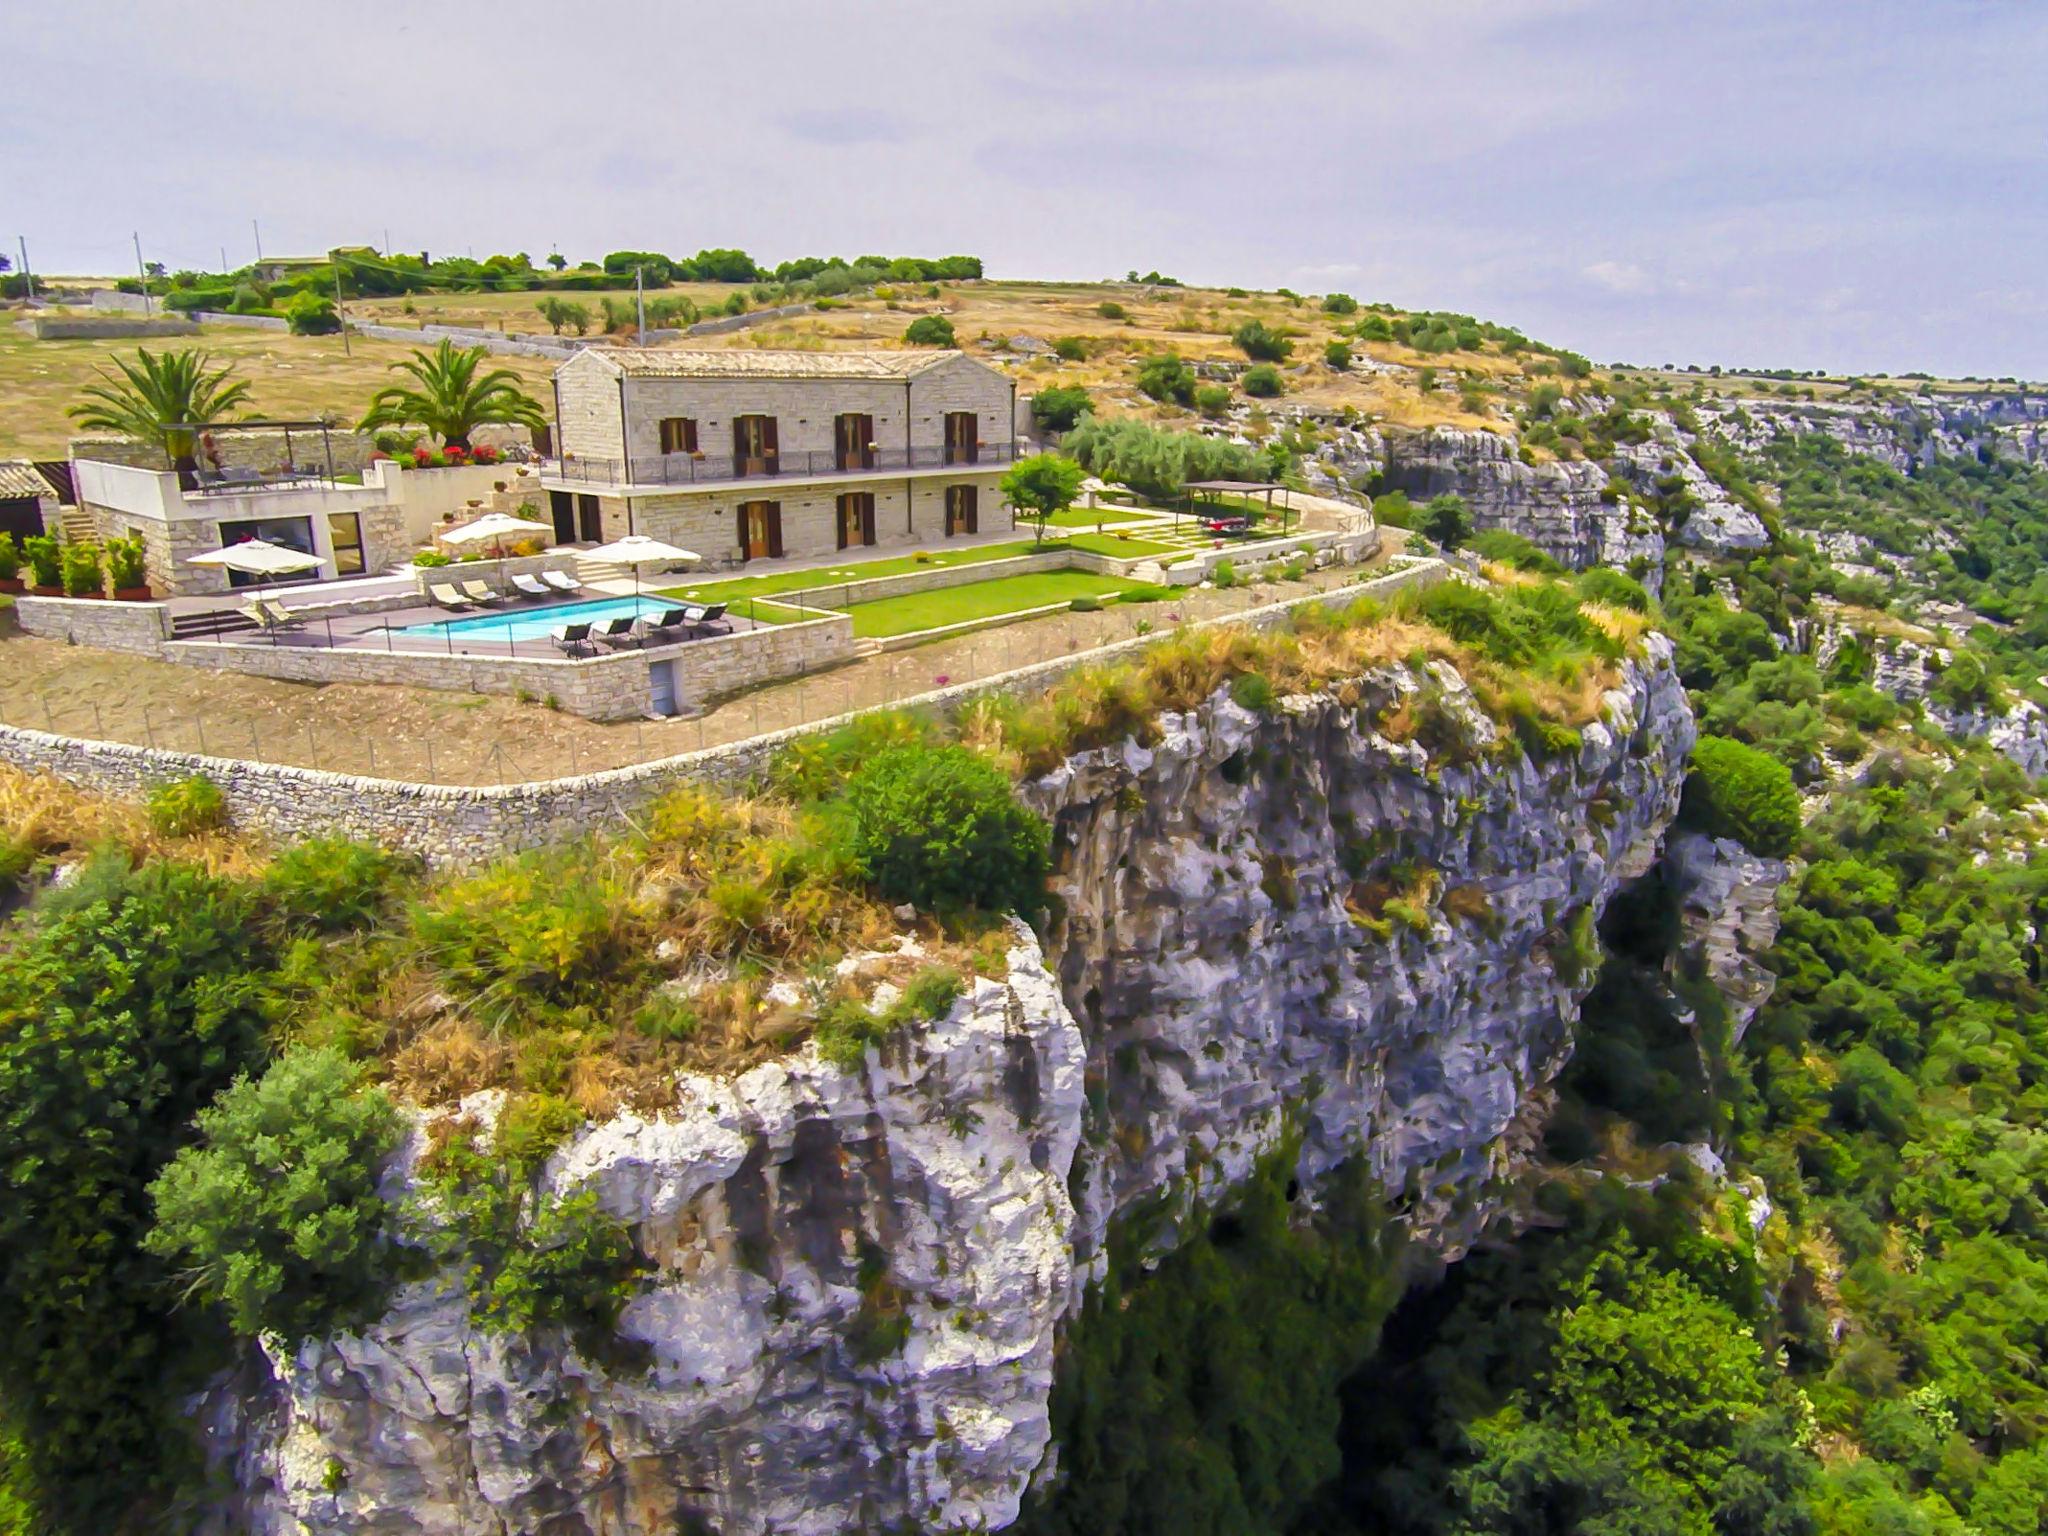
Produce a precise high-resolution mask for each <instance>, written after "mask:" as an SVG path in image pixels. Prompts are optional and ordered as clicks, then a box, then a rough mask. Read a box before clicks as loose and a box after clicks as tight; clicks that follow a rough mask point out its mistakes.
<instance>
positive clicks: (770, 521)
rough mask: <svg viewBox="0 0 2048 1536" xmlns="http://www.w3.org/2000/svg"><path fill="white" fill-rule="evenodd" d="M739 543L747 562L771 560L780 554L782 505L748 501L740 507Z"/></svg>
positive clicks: (771, 502) (770, 502)
mask: <svg viewBox="0 0 2048 1536" xmlns="http://www.w3.org/2000/svg"><path fill="white" fill-rule="evenodd" d="M740 536H741V543H742V544H743V546H744V547H745V549H746V552H747V558H748V559H749V560H773V559H775V558H776V557H777V556H779V555H780V554H781V553H782V505H781V503H779V502H773V501H749V502H745V503H743V504H742V505H741V507H740Z"/></svg>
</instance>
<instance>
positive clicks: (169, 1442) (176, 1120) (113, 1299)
mask: <svg viewBox="0 0 2048 1536" xmlns="http://www.w3.org/2000/svg"><path fill="white" fill-rule="evenodd" d="M249 917H250V909H249V906H248V902H247V898H246V896H245V894H244V893H243V892H242V891H241V890H240V889H239V888H237V887H235V886H233V885H231V884H229V883H228V882H226V881H222V880H219V879H215V878H213V877H211V876H208V875H205V874H202V873H200V872H199V871H197V870H194V869H189V868H186V867H183V866H180V865H175V864H162V863H153V864H150V865H146V866H145V867H143V868H142V869H141V870H138V871H133V872H131V871H130V870H129V869H128V868H127V866H126V864H125V862H124V861H123V860H122V859H121V858H120V856H119V855H110V856H103V857H102V858H100V859H98V860H96V861H95V862H94V863H92V864H90V865H88V866H87V868H86V869H85V870H84V871H83V872H81V873H80V874H79V875H78V876H77V877H76V878H75V879H74V880H73V881H72V882H71V884H70V885H69V886H66V887H64V888H63V889H62V890H61V891H58V892H56V893H54V895H53V900H52V901H51V902H49V903H48V904H46V905H45V907H44V909H43V911H42V912H41V913H39V914H38V916H37V917H36V918H35V919H34V920H33V922H32V923H31V925H30V927H29V928H28V929H27V931H25V932H21V933H19V934H18V935H17V936H16V937H15V940H14V942H13V944H12V945H11V946H10V947H9V948H8V950H7V951H6V953H5V955H4V957H0V1179H4V1182H5V1185H6V1189H7V1196H6V1198H5V1199H4V1200H0V1403H4V1416H5V1419H6V1421H7V1426H8V1428H9V1429H11V1430H12V1431H13V1432H14V1433H16V1434H18V1435H19V1437H20V1441H21V1445H22V1458H23V1460H24V1462H25V1463H26V1465H27V1468H28V1471H29V1474H30V1477H31V1479H32V1481H33V1483H34V1485H35V1486H36V1488H37V1489H38V1490H39V1492H40V1495H41V1498H42V1500H43V1502H44V1505H45V1508H44V1511H43V1513H44V1520H45V1525H44V1526H42V1527H39V1529H40V1528H47V1529H51V1530H57V1531H78V1532H86V1531H91V1532H101V1531H108V1530H112V1529H115V1528H117V1527H118V1526H119V1524H120V1520H121V1517H122V1515H123V1514H124V1512H125V1511H126V1509H127V1507H128V1505H129V1504H130V1503H131V1501H133V1500H134V1499H135V1498H137V1497H138V1496H139V1495H141V1494H142V1493H143V1492H145V1491H146V1490H148V1489H150V1488H151V1487H152V1486H153V1485H155V1484H156V1483H158V1481H159V1479H160V1478H161V1477H162V1476H163V1475H164V1473H165V1471H166V1468H167V1467H169V1466H174V1465H175V1464H176V1463H177V1462H178V1460H179V1457H180V1454H181V1449H182V1448H183V1447H184V1446H185V1441H184V1439H183V1437H182V1436H181V1434H180V1432H179V1428H178V1424H177V1420H176V1418H175V1416H174V1414H173V1412H172V1408H171V1404H172V1401H173V1399H174V1397H175V1395H176V1394H177V1393H178V1392H179V1391H181V1390H189V1389H191V1388H192V1387H194V1386H196V1384H197V1380H198V1377H199V1375H200V1373H201V1372H202V1371H203V1370H204V1369H206V1368H207V1367H209V1366H211V1365H212V1364H213V1363H215V1362H214V1357H213V1355H212V1353H211V1351H210V1347H209V1346H210V1336H209V1334H208V1331H207V1330H206V1329H204V1328H195V1327H193V1326H191V1325H190V1324H189V1323H184V1322H180V1321H177V1320H174V1318H173V1316H172V1309H173V1306H174V1304H175V1301H176V1295H177V1292H176V1287H175V1286H174V1285H173V1284H172V1283H171V1278H170V1275H169V1273H168V1272H167V1270H166V1268H165V1266H164V1265H163V1264H162V1263H161V1262H160V1261H158V1260H157V1259H156V1258H154V1257H153V1256H152V1255H150V1254H149V1253H147V1252H146V1251H145V1249H144V1248H143V1238H144V1236H145V1234H146V1233H147V1232H148V1230H149V1226H150V1224H151V1219H152V1213H151V1208H150V1201H149V1184H150V1181H151V1180H152V1179H153V1178H155V1176H156V1174H157V1172H158V1170H159V1169H161V1168H162V1167H163V1166H164V1165H165V1164H166V1163H167V1162H169V1161H170V1160H171V1158H172V1157H173V1156H174V1155H175V1154H176V1153H177V1152H178V1150H179V1149H180V1148H181V1147H183V1146H184V1145H185V1144H186V1142H187V1141H188V1140H189V1139H190V1138H191V1135H192V1130H191V1125H192V1120H193V1117H194V1115H195V1114H197V1113H198V1111H199V1110H200V1109H201V1108H203V1107H204V1106H205V1105H206V1104H207V1103H208V1102H210V1101H211V1100H212V1098H213V1097H214V1095H215V1094H216V1093H218V1092H219V1091H220V1090H221V1089H222V1088H224V1087H225V1086H226V1085H227V1084H228V1083H229V1082H231V1081H232V1080H233V1079H234V1077H235V1075H236V1074H238V1073H241V1072H245V1071H247V1070H249V1069H250V1068H251V1067H253V1066H254V1065H255V1064H256V1063H257V1062H258V1061H259V1060H260V1058H261V1054H262V1050H263V1041H264V1037H265V1033H266V1027H267V1022H268V1020H267V1013H266V1009H265V1005H264V991H263V977H262V969H261V968H262V967H263V965H264V963H265V954H264V949H263V946H262V945H261V943H260V942H259V941H258V938H257V936H256V935H255V934H254V932H253V931H252V929H251V927H250V923H249ZM16 921H17V922H20V921H21V919H16Z"/></svg>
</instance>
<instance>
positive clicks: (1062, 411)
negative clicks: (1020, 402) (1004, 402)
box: [1031, 384, 1094, 432]
mask: <svg viewBox="0 0 2048 1536" xmlns="http://www.w3.org/2000/svg"><path fill="white" fill-rule="evenodd" d="M1093 403H1094V401H1093V400H1092V399H1091V398H1090V396H1089V394H1088V391H1087V390H1085V389H1083V388H1082V387H1081V386H1080V385H1078V384H1068V385H1062V386H1059V387H1056V388H1053V389H1041V390H1040V391H1039V392H1038V393H1037V394H1035V395H1033V396H1032V397H1031V419H1032V420H1033V421H1035V422H1037V423H1038V427H1039V430H1040V431H1042V432H1066V431H1069V430H1071V429H1072V428H1073V426H1074V424H1075V423H1076V422H1078V421H1079V420H1080V419H1081V418H1082V417H1083V416H1085V415H1087V414H1088V408H1089V407H1090V406H1091V405H1092V404H1093Z"/></svg>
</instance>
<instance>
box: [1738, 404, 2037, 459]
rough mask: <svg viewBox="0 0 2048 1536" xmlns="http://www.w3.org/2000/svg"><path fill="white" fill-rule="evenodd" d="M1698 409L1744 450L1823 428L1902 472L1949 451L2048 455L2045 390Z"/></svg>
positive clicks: (1954, 453) (2001, 456) (1993, 456)
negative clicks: (1878, 400) (1774, 439)
mask: <svg viewBox="0 0 2048 1536" xmlns="http://www.w3.org/2000/svg"><path fill="white" fill-rule="evenodd" d="M1698 411H1699V417H1700V420H1701V422H1702V423H1703V424H1705V425H1707V426H1709V427H1711V428H1712V429H1713V430H1714V431H1716V432H1718V433H1719V434H1721V435H1722V436H1724V437H1726V438H1727V439H1728V440H1729V441H1730V442H1732V443H1734V444H1735V445H1736V446H1737V447H1739V448H1741V449H1743V450H1744V451H1745V452H1754V451H1756V450H1757V449H1759V448H1762V447H1763V446H1765V445H1766V444H1767V443H1769V442H1770V441H1771V439H1773V438H1775V437H1780V436H1794V435H1799V434H1804V433H1820V434H1822V435H1824V436H1827V437H1831V438H1833V439H1834V440H1835V441H1836V442H1838V443H1840V444H1841V445H1842V446H1843V447H1845V448H1847V449H1849V450H1850V451H1851V452H1852V453H1861V454H1867V455H1868V456H1869V457H1871V458H1874V459H1882V460H1883V461H1884V462H1885V463H1887V464H1889V465H1891V466H1892V468H1894V469H1896V470H1899V471H1901V472H1902V473H1903V472H1906V471H1909V470H1911V469H1912V468H1913V467H1915V466H1916V465H1922V464H1932V463H1934V462H1935V461H1936V460H1937V459H1940V458H1945V457H1948V458H1953V457H1960V456H1968V457H1972V458H1983V459H2007V460H2011V461H2013V462H2015V463H2021V464H2039V463H2042V462H2043V461H2044V459H2048V395H2038V394H2026V393H2018V394H2014V393H1999V394H1988V393H1987V394H1975V395H1965V394H1956V393H1952V392H1944V393H1941V394H1924V395H1914V396H1910V397H1906V398H1903V399H1894V400H1888V401H1884V402H1882V403H1877V402H1858V403H1856V404H1837V403H1835V402H1833V401H1826V400H1810V401H1793V400H1757V399H1750V400H1743V401H1740V402H1739V403H1738V402H1733V401H1722V402H1715V403H1713V404H1706V405H1702V406H1700V407H1699V408H1698Z"/></svg>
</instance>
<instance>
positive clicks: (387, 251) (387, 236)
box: [384, 224, 391, 261]
mask: <svg viewBox="0 0 2048 1536" xmlns="http://www.w3.org/2000/svg"><path fill="white" fill-rule="evenodd" d="M384 259H385V260H386V261H389V260H390V259H391V226H390V225H389V224H386V225H385V226H384Z"/></svg>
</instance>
